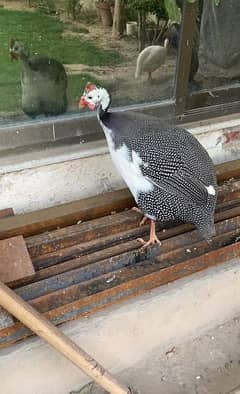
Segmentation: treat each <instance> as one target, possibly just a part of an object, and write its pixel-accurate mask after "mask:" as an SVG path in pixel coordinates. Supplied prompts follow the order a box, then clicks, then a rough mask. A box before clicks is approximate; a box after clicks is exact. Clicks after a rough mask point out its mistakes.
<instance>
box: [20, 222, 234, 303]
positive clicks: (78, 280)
mask: <svg viewBox="0 0 240 394" xmlns="http://www.w3.org/2000/svg"><path fill="white" fill-rule="evenodd" d="M239 228H240V216H238V217H235V218H233V219H229V220H228V221H224V222H220V223H218V224H217V225H216V232H217V236H216V237H214V238H213V239H212V241H211V242H210V243H208V242H206V241H202V240H200V239H199V237H198V234H197V232H196V231H193V232H191V233H189V235H187V234H182V235H179V236H177V237H174V238H170V239H166V240H165V241H163V244H162V246H161V247H160V248H159V247H156V248H152V251H151V250H149V251H147V252H143V251H142V250H141V249H137V250H136V249H134V250H131V251H129V252H125V253H122V252H120V251H121V248H118V249H117V250H116V251H115V252H114V250H113V251H111V249H110V250H109V251H108V253H109V254H110V256H108V257H105V256H106V255H104V254H105V251H103V252H100V253H97V254H95V255H94V254H93V256H91V257H90V258H89V256H85V257H83V258H78V259H76V260H75V263H76V265H77V264H78V265H79V266H78V268H75V269H73V270H69V271H66V272H64V273H61V274H57V275H54V276H52V277H49V278H47V279H45V280H41V281H39V282H34V283H31V284H29V285H26V286H23V287H21V288H18V289H16V292H17V293H18V294H19V295H20V296H21V297H22V298H24V299H25V300H31V299H36V298H38V297H41V296H43V295H47V294H48V293H49V297H50V298H49V299H51V297H52V296H53V292H54V291H55V292H57V291H58V290H60V291H62V293H61V296H60V293H59V292H58V293H57V294H58V295H57V298H58V302H60V303H61V302H65V301H64V300H66V299H67V291H68V290H67V288H69V287H70V286H73V285H75V284H82V283H83V282H85V281H89V280H91V279H93V278H96V277H99V276H101V275H104V274H106V273H112V272H114V271H117V270H119V269H122V270H124V269H125V268H126V267H128V268H129V269H130V268H131V267H134V270H135V269H137V267H138V266H139V264H140V265H141V263H142V262H144V261H146V260H148V259H149V257H150V258H151V259H152V260H154V266H149V267H147V268H148V269H150V270H152V269H158V268H159V267H158V266H157V265H156V262H161V263H164V264H166V263H168V262H169V261H172V262H174V264H176V263H178V262H179V261H182V260H183V259H186V258H188V256H189V253H190V254H191V256H194V255H196V256H197V255H199V254H202V253H204V252H206V251H209V250H212V249H217V248H219V247H221V246H224V245H226V244H229V243H231V242H232V241H233V240H234V239H236V237H237V236H239V234H240V229H239ZM132 242H134V243H135V247H136V246H137V241H136V240H135V241H132ZM132 242H131V243H132ZM119 253H121V254H119ZM104 257H105V258H104ZM134 272H135V271H134ZM133 274H134V273H133Z"/></svg>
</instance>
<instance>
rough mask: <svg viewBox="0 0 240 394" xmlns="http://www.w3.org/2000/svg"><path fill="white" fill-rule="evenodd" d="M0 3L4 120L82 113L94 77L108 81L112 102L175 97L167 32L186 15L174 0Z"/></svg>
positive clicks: (0, 104)
mask: <svg viewBox="0 0 240 394" xmlns="http://www.w3.org/2000/svg"><path fill="white" fill-rule="evenodd" d="M0 5H1V8H0V35H1V36H0V38H1V46H0V56H1V70H0V122H1V123H2V124H4V123H5V122H7V121H9V120H16V121H18V120H20V119H38V118H39V117H40V119H42V118H43V119H44V118H45V117H48V116H52V115H53V116H56V115H62V114H66V113H78V111H79V109H78V101H79V96H80V95H81V93H82V90H83V87H84V86H85V84H86V82H88V81H92V82H95V83H98V84H100V85H101V84H102V85H104V86H105V87H107V88H108V89H109V90H110V92H111V95H112V98H113V105H114V106H117V105H128V104H135V103H144V102H151V101H156V100H162V99H166V98H170V97H172V95H173V85H174V77H175V68H176V56H177V53H176V45H175V46H174V45H172V43H173V41H171V43H170V44H167V43H168V41H167V40H166V37H167V36H168V34H167V33H168V28H169V24H170V23H171V22H172V21H176V20H177V21H179V19H180V12H179V9H178V8H177V6H176V3H175V0H165V1H164V0H162V1H161V0H155V1H154V0H152V1H150V2H149V1H146V0H141V1H135V0H126V1H125V0H120V1H118V0H116V1H115V2H114V1H95V0H81V1H76V0H65V1H64V0H61V1H53V0H32V1H31V0H29V1H26V0H24V1H23V0H22V1H10V0H9V1H1V2H0ZM114 10H115V16H114ZM116 10H119V12H117V11H116ZM114 18H115V19H114ZM113 19H114V22H115V23H114V29H115V30H114V31H113ZM177 39H179V37H178V38H177ZM164 43H165V44H164ZM164 45H165V47H164ZM149 46H150V48H149ZM167 46H168V47H167ZM145 47H148V48H147V49H146V50H145V52H144V54H142V55H141V59H140V60H138V57H139V51H140V50H142V49H143V48H145Z"/></svg>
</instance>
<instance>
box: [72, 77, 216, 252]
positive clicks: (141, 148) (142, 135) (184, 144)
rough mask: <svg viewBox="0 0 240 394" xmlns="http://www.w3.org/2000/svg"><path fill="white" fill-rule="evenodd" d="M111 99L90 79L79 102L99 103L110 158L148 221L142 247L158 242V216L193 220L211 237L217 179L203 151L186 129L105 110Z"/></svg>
mask: <svg viewBox="0 0 240 394" xmlns="http://www.w3.org/2000/svg"><path fill="white" fill-rule="evenodd" d="M110 103H111V99H110V95H109V93H108V91H107V90H106V89H104V88H102V87H96V85H94V84H91V83H88V84H87V85H86V87H85V90H84V93H83V95H82V97H81V99H80V102H79V107H88V108H89V109H90V110H94V109H96V108H97V117H98V121H99V123H100V125H101V127H102V129H103V131H104V133H105V136H106V139H107V143H108V147H109V150H110V154H111V157H112V160H113V162H114V164H115V166H116V167H117V169H118V171H119V172H120V174H121V176H122V177H123V179H124V181H125V182H126V184H127V186H128V188H129V189H130V191H131V193H132V195H133V197H134V199H135V201H136V203H137V205H138V207H139V208H140V210H141V212H142V213H143V214H144V215H145V217H147V218H149V219H150V220H151V225H150V239H149V241H148V242H144V241H143V240H141V241H142V243H143V246H144V247H146V246H148V245H151V244H154V243H160V241H159V239H158V237H157V235H156V231H155V222H156V221H162V222H169V221H182V222H185V223H192V224H193V225H195V226H196V228H197V229H198V230H199V232H200V234H201V236H202V237H203V238H204V239H209V238H211V237H212V236H213V235H214V234H215V226H214V210H215V205H216V198H217V182H216V176H215V171H214V165H213V162H212V160H211V159H210V157H209V155H208V153H207V151H206V150H205V149H204V148H203V146H202V145H201V144H200V143H199V141H198V140H197V139H196V138H195V137H194V136H193V135H192V134H191V133H189V132H188V131H187V130H184V129H181V128H178V127H173V126H170V125H167V124H165V123H164V122H162V121H161V120H160V119H158V118H154V117H150V116H146V115H143V114H139V113H127V112H125V113H118V112H109V111H108V109H109V106H110Z"/></svg>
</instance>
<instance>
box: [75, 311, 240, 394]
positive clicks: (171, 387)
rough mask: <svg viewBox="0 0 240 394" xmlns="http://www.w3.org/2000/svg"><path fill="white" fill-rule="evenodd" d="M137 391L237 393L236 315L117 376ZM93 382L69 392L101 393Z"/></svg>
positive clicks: (239, 337)
mask: <svg viewBox="0 0 240 394" xmlns="http://www.w3.org/2000/svg"><path fill="white" fill-rule="evenodd" d="M118 377H119V380H120V381H123V382H128V384H129V385H130V387H135V388H137V389H138V392H139V393H140V394H193V393H196V394H228V393H229V394H230V393H231V394H239V393H240V317H237V318H234V319H232V320H231V321H229V322H227V323H225V324H223V325H219V326H217V327H215V328H213V329H211V330H209V331H207V332H206V333H205V334H204V335H202V336H199V337H196V338H190V339H189V340H186V341H184V342H183V343H181V344H176V345H175V346H172V347H165V348H164V347H159V348H157V349H154V351H153V352H152V353H151V354H150V355H149V356H148V358H147V359H145V360H144V361H141V362H139V363H137V364H136V365H134V366H133V367H131V368H127V369H126V370H124V371H122V372H121V373H120V374H119V375H118ZM102 393H104V391H103V390H101V389H99V387H96V386H95V385H87V386H85V387H84V388H82V389H80V390H77V391H72V392H71V393H70V394H102Z"/></svg>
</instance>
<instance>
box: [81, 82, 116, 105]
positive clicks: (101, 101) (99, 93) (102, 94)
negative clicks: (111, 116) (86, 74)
mask: <svg viewBox="0 0 240 394" xmlns="http://www.w3.org/2000/svg"><path fill="white" fill-rule="evenodd" d="M110 104H111V97H110V94H109V93H108V91H107V90H106V89H104V88H102V87H97V86H96V85H95V84H93V83H91V82H88V83H87V84H86V86H85V88H84V92H83V95H82V97H81V99H80V101H79V108H84V107H88V108H89V109H90V110H91V111H94V110H95V109H97V108H101V109H102V110H103V111H105V112H106V111H107V109H108V108H109V106H110Z"/></svg>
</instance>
